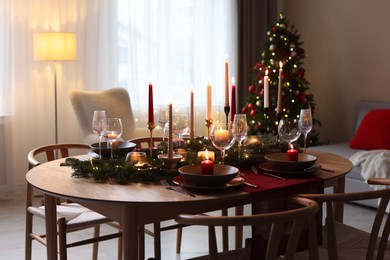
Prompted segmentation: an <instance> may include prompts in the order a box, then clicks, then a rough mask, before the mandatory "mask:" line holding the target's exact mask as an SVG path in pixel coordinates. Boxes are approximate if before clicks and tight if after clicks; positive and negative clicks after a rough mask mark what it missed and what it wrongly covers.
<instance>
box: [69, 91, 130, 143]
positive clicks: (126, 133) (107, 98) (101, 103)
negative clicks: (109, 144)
mask: <svg viewBox="0 0 390 260" xmlns="http://www.w3.org/2000/svg"><path fill="white" fill-rule="evenodd" d="M69 97H70V101H71V103H72V105H73V109H74V112H75V114H76V117H77V120H78V122H79V125H80V129H81V133H82V136H83V140H84V142H85V143H87V144H91V143H96V142H97V141H98V138H97V135H96V134H94V133H93V131H92V118H93V111H94V110H105V111H106V116H107V117H118V118H120V119H121V120H122V125H123V133H122V137H121V138H122V139H123V140H128V139H130V138H131V137H133V136H134V134H133V132H134V129H135V123H134V118H133V112H132V110H131V104H130V97H129V93H128V92H127V90H126V89H124V88H112V89H108V90H102V91H85V90H72V91H70V92H69Z"/></svg>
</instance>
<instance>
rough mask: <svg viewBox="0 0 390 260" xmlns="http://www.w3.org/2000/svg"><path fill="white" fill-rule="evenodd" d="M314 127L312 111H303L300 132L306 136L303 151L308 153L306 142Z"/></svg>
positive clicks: (300, 118)
mask: <svg viewBox="0 0 390 260" xmlns="http://www.w3.org/2000/svg"><path fill="white" fill-rule="evenodd" d="M312 127H313V121H312V117H311V109H301V113H300V116H299V130H300V131H301V133H302V134H304V140H303V151H304V153H306V140H307V134H308V133H309V132H310V131H311V129H312Z"/></svg>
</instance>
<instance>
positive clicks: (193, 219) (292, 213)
mask: <svg viewBox="0 0 390 260" xmlns="http://www.w3.org/2000/svg"><path fill="white" fill-rule="evenodd" d="M287 201H288V204H289V205H292V204H294V205H295V207H293V208H292V209H287V210H285V211H279V212H273V213H264V214H256V215H249V216H205V215H179V216H178V217H177V218H176V221H177V222H178V223H180V224H186V225H202V226H209V251H210V252H209V256H210V258H209V259H211V260H214V259H218V255H217V242H216V238H215V230H214V227H215V226H247V225H263V224H271V228H270V234H269V236H268V237H269V240H268V244H267V250H266V252H265V259H267V260H268V259H276V258H277V256H278V255H279V252H278V251H279V247H280V244H281V239H282V235H283V234H284V227H285V224H286V223H289V222H292V228H291V231H290V234H289V237H288V241H287V244H286V247H285V253H284V258H285V259H294V254H295V251H296V249H297V246H298V240H299V239H297V238H298V237H300V235H301V233H302V231H303V229H304V224H305V223H308V227H309V228H308V230H309V237H308V241H309V250H308V253H309V256H310V259H317V258H318V248H317V236H316V227H315V226H316V224H315V214H316V213H317V212H318V210H319V206H318V204H317V203H316V202H315V201H313V200H310V199H305V198H295V197H291V198H288V200H287ZM253 246H256V245H253Z"/></svg>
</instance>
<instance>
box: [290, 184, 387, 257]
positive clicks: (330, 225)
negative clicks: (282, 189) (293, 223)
mask: <svg viewBox="0 0 390 260" xmlns="http://www.w3.org/2000/svg"><path fill="white" fill-rule="evenodd" d="M367 182H368V183H369V184H375V185H390V179H368V181H367ZM296 196H300V197H305V198H309V199H313V200H316V201H317V202H318V203H325V204H326V229H327V243H328V256H329V259H338V252H337V251H338V250H337V239H342V238H338V237H337V236H336V233H335V225H336V222H337V221H336V220H335V214H334V203H335V202H353V201H359V200H368V199H380V203H379V206H378V209H377V212H376V215H375V218H374V219H373V224H372V228H371V233H370V239H369V244H368V245H367V252H366V259H383V256H384V253H385V250H386V246H387V242H388V237H389V232H390V226H389V225H390V214H388V215H387V217H385V216H386V208H387V206H388V204H389V199H390V189H379V190H374V191H365V192H353V193H335V194H297V195H296ZM384 225H386V227H385V228H383V230H382V233H381V234H380V232H381V227H383V226H384ZM378 241H379V243H380V247H379V249H378V250H376V245H377V243H378ZM375 252H376V254H377V257H374V254H375Z"/></svg>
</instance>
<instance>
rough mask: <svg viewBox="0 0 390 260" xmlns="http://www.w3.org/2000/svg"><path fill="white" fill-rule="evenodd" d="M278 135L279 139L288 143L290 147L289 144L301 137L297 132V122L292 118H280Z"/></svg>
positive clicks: (299, 132)
mask: <svg viewBox="0 0 390 260" xmlns="http://www.w3.org/2000/svg"><path fill="white" fill-rule="evenodd" d="M278 133H279V136H280V138H282V139H283V140H284V141H286V142H287V143H288V146H289V147H291V143H292V142H294V141H296V140H297V139H298V138H299V136H300V135H301V131H299V126H298V120H296V119H292V118H282V119H280V121H279V125H278Z"/></svg>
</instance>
